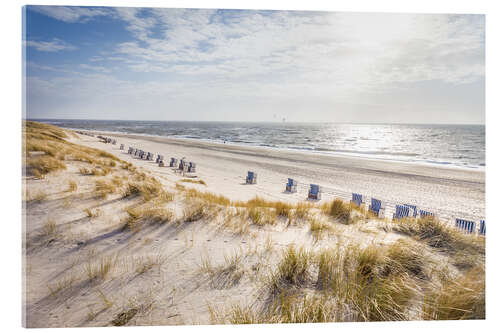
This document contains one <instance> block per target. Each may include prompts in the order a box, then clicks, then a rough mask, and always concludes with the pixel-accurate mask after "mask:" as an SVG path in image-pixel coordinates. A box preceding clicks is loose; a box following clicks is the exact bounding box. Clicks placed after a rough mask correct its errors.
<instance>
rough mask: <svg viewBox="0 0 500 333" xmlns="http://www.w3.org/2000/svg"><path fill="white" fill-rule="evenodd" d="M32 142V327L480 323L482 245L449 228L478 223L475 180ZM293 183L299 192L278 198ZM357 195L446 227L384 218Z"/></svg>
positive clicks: (26, 269)
mask: <svg viewBox="0 0 500 333" xmlns="http://www.w3.org/2000/svg"><path fill="white" fill-rule="evenodd" d="M23 132H24V133H23V134H24V146H23V150H24V151H23V153H24V155H25V159H24V161H23V171H24V172H23V185H24V186H23V195H24V197H23V254H24V256H23V291H24V293H23V303H24V308H23V311H24V315H23V319H24V325H25V326H27V327H73V326H122V325H182V324H229V323H232V324H246V323H289V322H334V321H390V320H445V319H457V320H458V319H482V318H484V317H485V289H484V286H485V278H484V268H485V267H484V258H485V246H484V245H485V240H484V237H480V236H477V235H466V234H463V233H461V232H459V231H457V230H456V229H454V228H453V227H452V225H451V224H450V223H449V220H450V219H452V218H453V217H454V216H455V217H464V218H474V219H479V218H482V217H483V216H484V173H482V172H474V171H464V170H455V169H444V168H442V169H440V168H437V167H436V168H433V167H425V166H410V165H405V164H397V163H389V162H380V161H370V160H360V159H352V158H344V157H327V156H312V155H306V154H303V155H302V154H297V153H292V152H273V151H270V150H262V149H261V150H259V149H257V148H246V147H234V146H228V145H217V144H208V143H200V142H192V141H186V140H172V139H163V138H146V137H139V136H130V135H117V134H113V135H110V134H108V135H107V136H112V137H113V138H114V139H116V140H117V144H116V145H113V144H111V143H104V141H103V140H100V139H98V138H97V136H91V135H83V134H78V133H76V132H74V131H71V130H63V129H60V128H58V127H55V126H51V125H46V124H40V123H36V122H25V124H24V127H23ZM103 135H106V134H103ZM120 144H124V146H125V149H124V150H120V149H119V146H120ZM129 146H132V147H136V148H141V149H143V150H145V151H151V152H153V153H155V154H157V153H160V154H162V155H164V156H165V158H166V159H168V158H170V157H177V158H182V157H185V158H186V159H187V160H188V161H194V162H196V163H197V172H196V173H195V174H194V175H189V177H188V175H182V174H180V173H175V171H174V170H173V169H172V168H170V167H159V166H158V164H156V163H154V161H146V160H141V159H138V158H136V157H134V156H131V155H129V154H127V149H128V147H129ZM248 170H253V171H256V172H257V173H258V181H257V184H255V185H245V184H244V178H245V176H246V172H247V171H248ZM288 176H291V177H294V178H296V179H298V181H299V187H298V191H297V193H294V194H288V193H285V192H284V187H285V182H286V178H287V177H288ZM309 183H318V184H321V185H323V186H324V187H325V188H326V189H327V191H325V193H324V195H323V198H322V200H321V201H319V202H315V201H308V200H306V193H307V187H306V185H308V184H309ZM351 191H352V192H361V193H364V194H365V193H366V194H368V195H369V196H378V197H380V198H382V199H385V200H387V201H388V202H396V201H405V202H412V203H416V204H418V205H419V206H422V207H425V208H428V209H430V210H433V211H436V212H438V213H439V216H440V218H442V221H440V220H438V219H433V218H426V219H413V218H410V219H403V220H399V221H392V220H390V219H387V218H386V219H382V218H378V217H375V216H374V215H373V214H371V213H369V212H367V211H366V209H365V208H363V207H361V208H359V207H355V206H353V205H351V204H350V203H349V201H348V199H349V195H350V192H351ZM386 216H392V212H391V210H390V207H389V208H388V211H387V214H386Z"/></svg>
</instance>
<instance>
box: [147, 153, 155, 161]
mask: <svg viewBox="0 0 500 333" xmlns="http://www.w3.org/2000/svg"><path fill="white" fill-rule="evenodd" d="M146 160H148V161H152V160H153V154H152V153H150V152H149V151H148V154H147V156H146Z"/></svg>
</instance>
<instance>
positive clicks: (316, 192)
mask: <svg viewBox="0 0 500 333" xmlns="http://www.w3.org/2000/svg"><path fill="white" fill-rule="evenodd" d="M245 183H246V184H257V173H256V172H254V171H248V174H247V178H246V179H245ZM285 191H286V192H289V193H296V192H297V181H296V180H295V179H292V178H288V182H287V183H286V184H285ZM321 192H322V189H321V186H319V185H317V184H310V188H309V192H308V193H307V198H308V199H312V200H321Z"/></svg>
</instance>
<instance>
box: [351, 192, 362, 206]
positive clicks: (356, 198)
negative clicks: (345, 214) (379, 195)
mask: <svg viewBox="0 0 500 333" xmlns="http://www.w3.org/2000/svg"><path fill="white" fill-rule="evenodd" d="M351 203H352V204H355V205H356V206H358V207H362V206H364V205H365V202H364V201H363V195H362V194H358V193H352V199H351Z"/></svg>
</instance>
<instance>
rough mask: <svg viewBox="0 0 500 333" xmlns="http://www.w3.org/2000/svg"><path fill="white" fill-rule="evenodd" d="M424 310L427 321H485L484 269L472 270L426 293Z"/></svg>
mask: <svg viewBox="0 0 500 333" xmlns="http://www.w3.org/2000/svg"><path fill="white" fill-rule="evenodd" d="M423 310H424V311H423V312H424V319H427V320H466V319H485V275H484V268H483V267H480V266H478V267H476V268H474V269H471V270H469V271H468V272H466V273H465V274H464V275H463V276H460V277H459V278H458V279H455V278H453V279H448V280H446V281H445V282H444V283H443V285H442V286H441V288H440V289H438V290H434V291H432V292H430V293H426V297H425V299H424V307H423Z"/></svg>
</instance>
